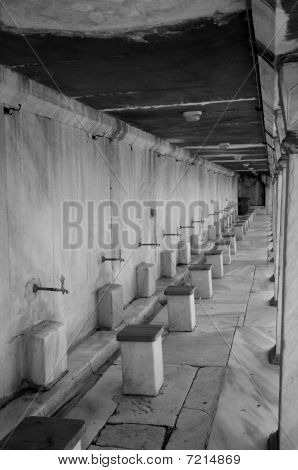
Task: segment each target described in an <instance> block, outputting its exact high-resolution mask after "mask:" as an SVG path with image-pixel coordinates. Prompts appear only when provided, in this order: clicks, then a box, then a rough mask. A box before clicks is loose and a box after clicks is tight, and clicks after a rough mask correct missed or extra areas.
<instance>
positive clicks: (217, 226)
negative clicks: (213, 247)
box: [215, 221, 221, 237]
mask: <svg viewBox="0 0 298 470" xmlns="http://www.w3.org/2000/svg"><path fill="white" fill-rule="evenodd" d="M215 233H216V236H217V237H221V222H220V221H219V222H215Z"/></svg>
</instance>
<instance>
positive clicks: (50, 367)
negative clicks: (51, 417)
mask: <svg viewBox="0 0 298 470" xmlns="http://www.w3.org/2000/svg"><path fill="white" fill-rule="evenodd" d="M23 341H24V354H25V364H26V377H25V378H26V379H27V380H28V382H30V383H32V384H34V385H38V386H48V385H50V384H52V383H53V382H55V381H56V380H57V379H58V378H59V377H61V375H62V374H63V373H64V372H66V370H67V344H66V328H65V325H64V324H63V323H58V322H56V321H43V322H41V323H38V324H37V325H35V326H34V327H33V328H31V329H30V330H27V331H26V332H25V333H24V334H23Z"/></svg>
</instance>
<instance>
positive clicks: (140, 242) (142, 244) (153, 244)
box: [139, 240, 160, 247]
mask: <svg viewBox="0 0 298 470" xmlns="http://www.w3.org/2000/svg"><path fill="white" fill-rule="evenodd" d="M141 246H160V243H142V240H140V241H139V247H141Z"/></svg>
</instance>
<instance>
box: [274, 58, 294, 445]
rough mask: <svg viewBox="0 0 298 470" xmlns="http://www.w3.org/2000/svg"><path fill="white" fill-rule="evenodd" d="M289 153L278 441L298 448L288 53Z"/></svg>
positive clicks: (281, 71) (283, 69) (284, 82)
mask: <svg viewBox="0 0 298 470" xmlns="http://www.w3.org/2000/svg"><path fill="white" fill-rule="evenodd" d="M278 75H279V77H278V79H279V99H280V103H281V108H282V109H283V117H284V125H285V126H284V127H285V134H286V136H285V138H284V139H283V142H282V149H283V150H284V151H285V152H286V153H287V176H286V205H285V229H284V243H283V266H282V267H281V269H283V274H282V276H283V278H282V285H279V289H282V318H281V354H280V359H281V360H280V362H281V365H280V394H279V425H278V441H279V442H278V444H279V448H280V449H281V450H288V449H297V448H298V419H297V412H296V410H297V408H298V288H297V283H298V281H297V276H298V263H297V252H298V236H297V234H298V217H297V214H298V86H297V83H298V60H297V55H296V54H293V55H291V54H287V55H285V56H284V57H283V58H282V60H281V62H280V64H279V67H278Z"/></svg>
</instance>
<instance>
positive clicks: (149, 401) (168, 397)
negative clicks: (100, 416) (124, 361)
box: [103, 364, 197, 426]
mask: <svg viewBox="0 0 298 470" xmlns="http://www.w3.org/2000/svg"><path fill="white" fill-rule="evenodd" d="M110 369H114V371H113V372H110ZM110 369H109V370H108V371H107V372H106V374H105V375H104V376H103V378H105V381H106V383H108V384H109V386H108V389H107V392H108V393H110V396H113V400H115V401H116V402H118V404H119V405H118V408H117V410H116V411H115V413H114V415H113V416H111V418H110V419H109V421H108V423H109V424H111V423H118V424H124V423H125V424H127V423H135V424H152V425H156V426H174V424H175V421H176V419H177V415H178V414H179V412H180V409H181V408H182V405H183V403H184V400H185V398H186V396H187V394H188V392H189V389H190V387H191V385H192V382H193V380H194V378H195V376H196V373H197V369H196V368H194V367H189V366H181V365H176V364H175V365H174V364H173V365H172V364H171V365H167V364H165V367H164V378H165V380H164V385H163V387H162V388H161V391H160V393H159V395H157V396H156V397H145V396H125V395H122V394H121V387H120V389H119V378H118V379H117V383H118V386H116V387H115V384H114V381H115V379H114V377H115V373H116V372H118V374H119V375H121V372H120V367H119V366H111V367H110ZM115 369H116V370H115Z"/></svg>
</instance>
